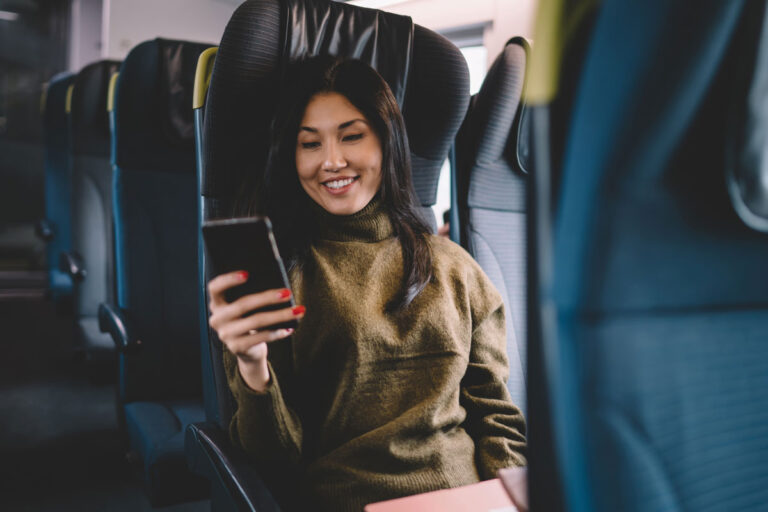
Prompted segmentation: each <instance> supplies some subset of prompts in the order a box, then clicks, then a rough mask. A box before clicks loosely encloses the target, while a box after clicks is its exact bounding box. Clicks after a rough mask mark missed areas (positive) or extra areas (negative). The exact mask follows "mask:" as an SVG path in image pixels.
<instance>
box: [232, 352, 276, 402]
mask: <svg viewBox="0 0 768 512" xmlns="http://www.w3.org/2000/svg"><path fill="white" fill-rule="evenodd" d="M237 368H238V370H239V371H240V376H242V378H243V382H245V384H246V385H247V386H248V387H249V388H251V389H252V390H254V391H256V392H257V393H264V392H265V391H266V390H267V386H268V385H269V366H268V365H267V359H266V358H263V359H260V360H259V361H256V362H252V363H251V362H245V361H243V360H242V359H240V358H238V359H237Z"/></svg>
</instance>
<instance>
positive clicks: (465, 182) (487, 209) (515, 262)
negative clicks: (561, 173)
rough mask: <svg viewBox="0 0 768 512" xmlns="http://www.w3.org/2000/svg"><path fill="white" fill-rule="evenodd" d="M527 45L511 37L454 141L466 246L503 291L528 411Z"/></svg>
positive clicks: (514, 385) (518, 384) (519, 399)
mask: <svg viewBox="0 0 768 512" xmlns="http://www.w3.org/2000/svg"><path fill="white" fill-rule="evenodd" d="M525 62H526V44H525V42H524V41H523V40H522V39H519V38H517V39H513V40H511V41H510V42H509V43H507V46H506V47H505V49H504V51H503V52H502V53H501V55H499V57H498V58H497V59H496V60H495V61H494V63H493V65H492V66H491V68H490V70H489V71H488V75H487V76H486V78H485V81H484V82H483V85H482V87H481V88H480V91H479V92H478V93H477V95H476V96H475V97H474V98H473V101H472V105H471V107H470V111H469V113H468V114H467V118H466V119H465V120H464V124H463V125H462V128H461V130H460V132H459V135H458V137H457V140H456V156H457V164H458V168H457V180H456V182H457V185H458V194H457V196H458V203H459V204H458V208H459V219H460V227H459V231H460V232H461V239H462V244H463V245H464V246H465V248H466V249H467V250H468V251H469V252H470V254H472V256H473V257H474V258H475V259H476V260H477V262H478V263H479V264H480V266H481V267H482V268H483V270H485V272H486V273H487V274H488V276H489V277H490V279H491V281H492V282H493V284H494V285H495V286H496V288H498V290H499V291H500V292H501V295H502V298H503V299H504V305H505V306H506V316H507V353H508V356H509V363H510V378H509V381H508V382H507V387H508V389H509V392H510V394H511V396H512V399H513V400H514V401H515V403H516V404H518V405H519V406H520V407H521V408H522V409H523V411H525V410H526V387H525V376H526V340H527V338H526V337H527V332H526V213H525V212H526V208H527V205H526V187H527V185H526V181H527V179H526V171H525V170H524V169H522V168H521V166H520V159H519V158H518V140H517V136H518V133H519V132H520V130H519V126H520V118H521V112H522V108H521V103H520V97H521V94H522V89H523V79H524V73H525Z"/></svg>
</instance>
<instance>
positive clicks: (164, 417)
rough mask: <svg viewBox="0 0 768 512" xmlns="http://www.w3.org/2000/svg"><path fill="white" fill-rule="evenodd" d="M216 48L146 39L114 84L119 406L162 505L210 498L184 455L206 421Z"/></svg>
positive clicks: (114, 330)
mask: <svg viewBox="0 0 768 512" xmlns="http://www.w3.org/2000/svg"><path fill="white" fill-rule="evenodd" d="M207 47H208V45H203V44H197V43H187V42H181V41H168V40H162V39H156V40H153V41H147V42H144V43H142V44H140V45H138V46H136V47H135V48H133V49H132V50H131V52H130V53H129V54H128V56H127V57H126V59H125V61H124V62H123V65H122V66H121V68H120V73H119V75H118V77H117V79H116V83H115V84H114V99H113V103H114V107H113V111H112V147H113V151H112V165H113V167H114V181H113V186H114V189H113V199H114V218H115V255H116V265H117V302H116V303H112V304H104V305H102V306H101V308H100V311H99V321H100V326H101V328H102V330H103V331H106V332H109V333H110V334H111V335H112V338H113V340H114V343H115V344H116V345H117V348H118V357H119V376H118V408H119V410H120V416H121V420H122V424H123V426H124V428H125V431H126V433H127V437H128V440H129V445H130V449H131V450H132V451H134V452H135V453H137V454H138V455H139V459H140V460H141V461H142V464H143V470H144V479H145V484H146V490H147V494H148V496H149V498H150V501H151V503H152V504H153V505H156V506H157V505H167V504H171V503H177V502H182V501H187V500H192V499H199V498H202V497H204V496H206V495H207V493H208V485H207V482H206V481H205V480H203V479H201V478H200V477H197V476H195V475H193V474H191V473H190V472H189V471H188V470H187V468H186V459H185V457H184V431H185V429H186V426H187V425H188V424H189V423H192V422H199V421H203V420H204V419H205V415H204V412H203V404H202V389H201V380H202V378H201V369H200V350H199V345H200V330H199V323H198V322H199V320H198V312H199V307H198V302H197V301H198V297H199V289H200V283H199V280H198V268H197V229H196V228H197V197H198V192H197V179H196V174H195V149H194V129H193V123H192V88H193V84H194V73H195V66H196V63H197V59H198V56H199V54H200V53H201V52H202V51H203V50H204V49H205V48H207Z"/></svg>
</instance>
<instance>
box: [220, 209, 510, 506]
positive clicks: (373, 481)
mask: <svg viewBox="0 0 768 512" xmlns="http://www.w3.org/2000/svg"><path fill="white" fill-rule="evenodd" d="M313 222H315V223H316V224H319V225H320V226H321V227H320V228H319V231H318V241H316V242H315V243H314V244H313V246H312V248H311V251H310V256H309V259H308V261H307V262H305V264H304V265H303V267H302V270H301V272H298V271H297V272H294V273H293V275H292V276H291V281H292V287H293V290H294V293H295V296H296V300H297V303H299V304H304V305H306V307H307V313H306V316H305V317H304V319H303V320H302V321H301V324H300V326H299V328H298V329H297V330H296V332H295V333H294V335H293V336H292V337H291V338H289V339H286V340H281V341H277V342H274V343H272V344H270V352H269V354H270V355H269V359H270V372H271V376H272V380H271V382H270V385H269V387H268V389H267V391H266V392H265V393H256V392H254V391H252V390H250V389H249V388H248V387H247V386H246V385H245V383H244V382H243V381H242V378H241V377H240V376H239V374H238V372H237V370H236V368H237V367H236V362H235V358H234V357H233V356H231V355H229V354H227V356H226V358H225V363H226V367H227V372H228V376H229V383H230V387H231V389H232V391H233V394H234V396H235V398H236V400H237V403H238V410H237V412H236V413H235V415H234V417H233V419H232V424H231V436H232V438H233V441H234V443H235V444H237V445H239V446H241V447H242V448H243V449H245V451H246V452H247V453H248V454H249V455H250V456H251V457H252V458H253V460H254V462H255V463H256V464H258V465H259V466H260V467H261V469H262V474H264V475H274V476H275V477H276V478H275V479H280V478H282V479H283V484H285V485H284V487H286V488H289V489H290V490H289V492H290V493H292V494H293V495H294V496H296V495H300V496H301V499H300V501H301V504H300V505H299V506H300V507H303V508H304V509H311V510H328V511H356V512H359V511H361V510H362V509H363V507H364V506H365V505H366V504H368V503H371V502H376V501H381V500H386V499H391V498H396V497H400V496H406V495H411V494H417V493H421V492H426V491H431V490H435V489H441V488H447V487H456V486H460V485H466V484H470V483H474V482H477V481H478V480H480V479H486V478H492V477H494V476H495V472H496V470H498V469H499V468H502V467H507V466H513V465H522V464H525V457H524V450H525V437H524V431H525V424H524V419H523V416H522V414H521V412H520V410H519V409H518V408H517V407H516V406H515V405H514V404H512V402H511V401H510V399H509V394H508V391H507V388H506V386H505V380H506V378H507V372H508V369H507V358H506V346H505V344H506V338H505V332H504V308H503V304H502V301H501V297H500V296H499V294H498V292H497V291H496V290H495V289H494V288H493V285H492V284H491V283H490V281H489V280H488V278H487V277H486V276H485V274H483V272H482V270H481V269H480V267H479V266H478V265H477V264H476V263H475V262H474V260H472V258H471V257H470V256H469V255H468V254H467V253H466V252H465V251H464V250H463V249H461V248H460V247H459V246H457V245H455V244H453V243H452V242H450V241H448V240H446V239H444V238H438V237H431V238H430V244H431V247H432V251H433V270H434V278H433V280H432V281H431V282H430V283H429V285H428V286H427V287H426V288H425V290H424V291H423V292H422V293H421V294H420V295H419V296H418V297H417V298H416V299H415V300H414V302H413V303H412V304H411V305H410V306H408V308H406V309H405V310H403V311H398V312H395V313H391V312H387V311H386V305H387V304H388V303H389V301H391V300H392V298H393V297H394V296H395V295H396V294H397V292H398V290H399V288H400V286H401V283H402V277H403V270H402V256H401V248H400V244H399V242H398V240H397V239H396V238H394V237H393V236H392V226H391V224H390V222H389V219H388V217H387V215H386V214H385V213H384V211H383V210H382V208H381V206H380V205H379V203H378V201H376V200H375V201H374V202H372V203H371V204H369V205H368V206H367V207H366V208H364V209H363V210H361V211H360V212H358V213H357V214H355V215H351V216H331V215H328V214H327V213H325V212H322V214H321V215H319V216H318V217H317V218H316V219H314V220H313ZM278 475H279V476H278ZM286 479H287V481H286ZM277 494H278V495H280V494H285V493H281V491H280V489H278V490H277Z"/></svg>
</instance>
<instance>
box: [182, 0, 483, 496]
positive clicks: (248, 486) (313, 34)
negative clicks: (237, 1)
mask: <svg viewBox="0 0 768 512" xmlns="http://www.w3.org/2000/svg"><path fill="white" fill-rule="evenodd" d="M292 34H293V35H296V36H298V35H299V34H300V35H301V36H302V37H292ZM283 41H285V42H286V44H283ZM317 54H332V55H339V56H349V57H357V58H360V59H362V60H364V61H366V62H369V63H371V64H372V65H373V66H374V67H375V68H376V69H377V70H378V71H379V72H380V73H381V74H382V76H383V77H384V78H385V79H386V80H387V82H388V83H389V85H390V87H391V88H392V90H393V93H394V95H395V97H396V98H397V100H398V103H399V104H400V105H401V108H402V111H403V116H404V118H405V123H406V127H407V130H408V134H409V143H410V149H411V158H412V170H413V178H414V185H415V188H416V191H417V194H418V196H419V198H420V199H421V203H422V206H423V207H424V211H425V215H426V217H427V219H429V220H430V222H431V223H432V225H433V226H434V225H435V219H434V214H433V213H432V212H431V209H430V208H429V207H430V206H431V205H432V204H434V202H435V196H436V193H437V181H438V177H439V173H440V168H441V167H442V164H443V162H444V161H445V159H446V157H447V155H448V150H449V148H450V146H451V143H452V141H453V139H454V137H455V135H456V132H457V131H458V128H459V125H460V124H461V121H462V119H463V117H464V114H465V112H466V108H467V105H468V102H469V92H468V91H469V73H468V70H467V65H466V62H465V61H464V59H463V57H462V56H461V53H460V52H459V50H458V49H457V48H456V47H455V46H453V45H452V44H451V43H450V42H448V41H447V40H446V39H445V38H443V37H441V36H439V35H437V34H435V33H434V32H432V31H430V30H427V29H425V28H423V27H420V26H418V25H414V24H413V23H412V21H411V20H410V18H406V17H402V16H397V15H393V14H388V13H383V12H380V11H375V10H371V9H364V8H360V7H356V6H352V5H347V4H343V3H336V2H324V1H321V2H316V1H311V0H284V1H278V0H249V1H246V2H245V3H243V4H242V5H241V6H240V7H239V8H238V9H237V11H236V12H235V13H234V14H233V16H232V18H231V20H230V22H229V24H228V26H227V29H226V30H225V32H224V35H223V37H222V41H221V45H220V47H219V49H218V54H217V56H216V61H215V65H213V71H212V75H211V76H210V89H209V90H208V92H207V99H206V101H205V105H204V106H203V105H202V101H201V102H200V109H199V110H198V112H197V115H198V118H199V126H200V128H201V131H200V133H199V136H198V142H199V143H201V147H199V148H198V154H199V164H200V172H201V175H200V180H201V193H202V203H201V216H202V218H204V219H212V218H220V217H228V216H231V215H232V210H233V201H234V198H235V195H236V193H237V191H238V190H239V188H240V187H241V186H242V184H243V182H244V180H245V178H246V177H247V176H248V175H249V174H252V173H253V169H261V168H263V167H264V163H265V162H266V157H267V151H268V140H269V137H268V133H269V128H270V122H271V116H272V109H273V108H274V101H273V98H274V97H275V95H276V94H277V91H278V88H279V87H280V81H279V76H280V70H281V68H282V66H283V65H284V64H285V63H286V62H290V61H292V60H295V59H298V58H301V57H303V56H307V55H317ZM201 65H202V66H201V77H200V83H201V85H202V84H205V83H207V80H206V74H205V73H204V70H205V69H210V63H208V64H206V63H205V62H201ZM201 96H202V93H201ZM203 279H205V277H204V278H203ZM205 302H207V301H205ZM201 303H202V304H203V307H205V306H204V304H205V303H204V302H201ZM206 331H207V329H206ZM221 351H222V348H221V342H220V341H219V340H218V339H217V338H216V337H215V335H213V334H212V335H211V337H210V343H209V344H207V345H205V346H204V349H203V358H204V359H208V361H209V362H208V363H205V362H204V366H206V364H208V365H209V368H210V374H209V377H208V379H207V381H206V385H207V386H208V388H209V390H210V391H209V392H207V393H206V396H207V397H209V398H210V402H209V403H208V404H207V407H206V410H207V412H208V423H207V424H205V425H192V426H191V427H190V429H189V436H188V441H187V451H188V456H189V459H190V463H191V464H193V465H194V467H195V468H197V470H198V471H199V472H200V473H201V474H205V475H206V476H207V477H208V478H209V479H211V481H212V482H213V488H212V503H213V506H214V507H221V509H222V510H228V509H233V510H241V509H242V510H275V509H276V507H277V506H276V504H275V502H274V500H273V499H272V497H271V496H270V495H269V492H268V491H267V490H266V487H265V486H264V483H263V482H262V480H261V477H263V476H269V475H258V474H257V473H256V471H255V469H254V468H255V467H254V466H253V465H252V464H251V463H249V461H248V460H247V459H246V458H245V457H244V455H243V454H242V453H241V452H239V451H238V450H235V449H234V448H233V447H232V446H231V445H230V444H229V440H228V435H227V432H228V427H229V421H230V418H231V416H232V412H233V408H234V407H235V404H234V403H233V398H232V396H231V393H230V391H229V388H228V386H227V382H226V377H225V375H224V369H223V365H222V362H221Z"/></svg>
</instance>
